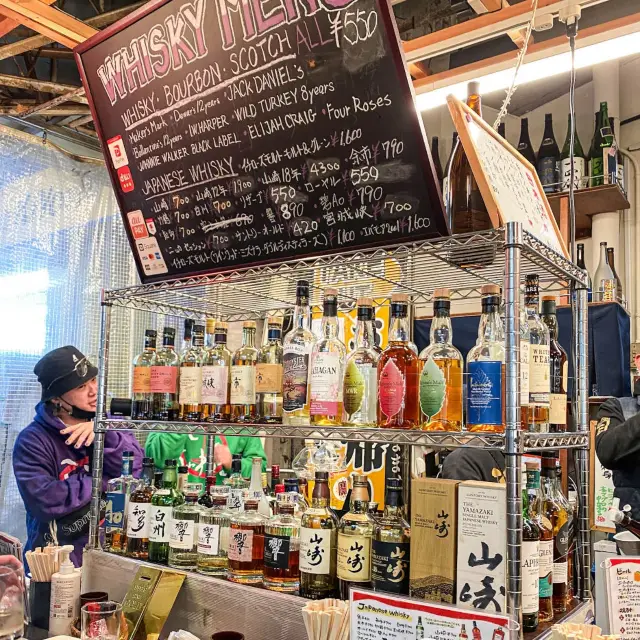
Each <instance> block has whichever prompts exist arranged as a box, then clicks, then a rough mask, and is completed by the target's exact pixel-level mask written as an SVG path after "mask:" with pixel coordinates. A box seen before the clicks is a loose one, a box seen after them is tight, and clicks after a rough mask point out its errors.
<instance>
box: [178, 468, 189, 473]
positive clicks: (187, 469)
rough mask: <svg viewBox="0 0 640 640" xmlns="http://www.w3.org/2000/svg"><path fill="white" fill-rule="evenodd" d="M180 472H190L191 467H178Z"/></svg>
mask: <svg viewBox="0 0 640 640" xmlns="http://www.w3.org/2000/svg"><path fill="white" fill-rule="evenodd" d="M178 473H189V467H178Z"/></svg>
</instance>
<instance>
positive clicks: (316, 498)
mask: <svg viewBox="0 0 640 640" xmlns="http://www.w3.org/2000/svg"><path fill="white" fill-rule="evenodd" d="M329 502H330V492H329V473H328V472H327V471H316V476H315V485H314V487H313V495H312V497H311V507H310V508H309V509H307V510H306V511H305V512H304V514H303V515H302V520H301V524H300V595H301V596H302V597H303V598H309V599H311V600H322V599H323V598H332V597H334V596H335V594H336V586H337V582H336V554H337V546H336V545H337V532H338V519H337V518H336V515H335V513H334V512H333V511H332V510H331V509H330V508H329Z"/></svg>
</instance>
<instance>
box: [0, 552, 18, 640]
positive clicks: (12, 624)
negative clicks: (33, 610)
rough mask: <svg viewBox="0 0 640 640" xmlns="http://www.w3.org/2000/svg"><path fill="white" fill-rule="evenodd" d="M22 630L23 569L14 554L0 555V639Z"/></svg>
mask: <svg viewBox="0 0 640 640" xmlns="http://www.w3.org/2000/svg"><path fill="white" fill-rule="evenodd" d="M23 632H24V570H23V568H22V563H21V562H20V560H18V559H17V558H16V557H15V556H0V640H14V638H20V637H21V636H22V634H23Z"/></svg>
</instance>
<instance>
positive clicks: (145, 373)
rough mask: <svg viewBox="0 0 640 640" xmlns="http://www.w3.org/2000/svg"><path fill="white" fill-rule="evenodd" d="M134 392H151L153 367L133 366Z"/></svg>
mask: <svg viewBox="0 0 640 640" xmlns="http://www.w3.org/2000/svg"><path fill="white" fill-rule="evenodd" d="M133 393H151V367H133Z"/></svg>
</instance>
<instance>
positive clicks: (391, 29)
mask: <svg viewBox="0 0 640 640" xmlns="http://www.w3.org/2000/svg"><path fill="white" fill-rule="evenodd" d="M179 1H180V0H150V2H148V3H147V4H146V5H144V6H142V7H140V8H139V9H137V10H135V11H133V12H132V13H130V14H129V15H127V16H125V17H124V18H122V19H121V20H119V21H118V22H116V23H114V24H112V25H110V26H108V27H107V28H105V29H104V30H102V31H99V32H98V33H97V34H95V35H94V36H92V37H91V38H89V39H87V40H86V41H84V42H82V43H81V44H79V45H78V46H77V47H75V48H74V50H73V51H74V57H75V60H76V64H77V66H78V70H79V73H80V78H81V80H82V83H83V85H84V87H85V89H86V94H87V99H88V102H89V109H90V111H91V115H92V116H93V121H94V125H95V128H96V132H97V134H98V137H99V139H100V142H101V144H102V151H103V155H104V157H105V162H106V166H107V170H108V172H109V176H110V178H111V182H112V184H113V189H114V193H115V196H116V200H117V202H118V205H119V207H120V212H121V216H122V219H123V223H124V226H125V230H126V233H127V237H128V240H129V243H130V245H131V248H132V253H133V255H134V259H135V263H136V267H137V269H138V273H139V276H140V279H141V281H142V282H143V283H144V284H148V283H157V282H163V281H170V280H177V279H181V278H188V277H193V276H205V275H208V274H225V273H236V272H240V271H242V270H244V269H246V268H250V267H260V266H264V265H277V264H282V263H283V262H287V263H288V264H291V263H293V262H296V261H300V260H305V259H308V258H319V257H323V256H326V257H329V256H333V255H336V254H338V253H343V254H345V255H352V254H356V253H366V252H367V251H368V250H372V249H376V248H378V249H379V248H382V247H388V248H390V249H391V248H396V247H400V246H403V245H405V244H413V243H415V242H416V241H421V240H428V239H431V238H435V237H445V236H448V235H450V233H451V231H450V227H449V221H448V219H447V216H446V214H445V210H444V204H443V199H442V193H441V188H440V185H439V183H438V180H437V174H436V171H435V167H434V164H433V159H432V157H431V152H430V149H429V145H428V144H427V135H426V131H425V127H424V123H423V121H422V117H421V116H420V113H419V112H417V110H416V106H415V94H414V89H413V84H412V82H411V78H410V75H409V73H408V70H407V67H406V62H405V58H404V51H403V50H402V46H401V43H400V37H399V33H398V29H397V25H396V22H395V19H394V17H393V11H392V8H391V3H390V1H389V0H375V3H376V6H377V9H378V12H379V15H380V18H381V24H380V26H379V28H380V29H382V31H383V38H384V40H385V43H386V45H387V46H388V48H389V52H388V55H390V57H391V59H392V62H393V67H394V68H395V70H396V73H397V74H398V82H399V85H400V86H399V89H400V93H401V96H402V100H403V102H402V104H398V105H397V107H396V108H397V109H411V110H416V114H415V117H412V118H411V120H412V122H411V127H412V128H413V129H414V130H413V131H411V134H412V138H413V139H415V140H417V141H418V143H417V156H418V159H419V162H418V163H417V164H418V166H417V169H418V175H417V176H416V177H415V178H414V179H416V180H418V179H419V180H420V181H422V182H423V184H424V188H425V190H426V193H427V195H428V200H429V207H430V208H431V210H430V211H429V212H428V217H429V218H430V219H432V220H433V221H434V224H433V225H432V226H431V227H430V229H429V232H428V233H427V232H426V231H425V230H417V231H413V232H405V237H404V238H402V239H399V238H397V237H395V238H393V239H391V240H385V239H384V237H382V236H378V237H373V238H370V239H366V242H362V241H359V242H358V243H357V244H354V245H352V246H344V247H342V248H340V247H332V248H331V249H325V250H317V251H315V250H314V251H308V252H307V251H305V252H304V253H300V254H295V255H293V256H291V257H290V258H286V257H274V258H267V259H258V260H255V261H253V260H245V262H244V263H242V264H240V265H238V264H222V265H219V266H215V267H214V268H204V269H198V268H194V269H193V270H190V271H181V272H175V271H174V272H168V273H163V274H159V275H149V274H148V273H145V272H144V270H143V268H142V264H141V261H140V257H139V255H137V252H136V237H134V230H133V227H134V223H133V221H132V220H128V218H127V215H128V214H129V215H131V214H133V215H139V214H140V213H141V212H139V211H129V212H127V207H126V206H123V196H122V193H121V188H120V184H119V180H118V177H117V174H116V172H115V170H114V168H113V166H112V164H113V163H112V162H111V159H110V153H109V149H108V147H107V143H108V142H112V140H110V141H108V140H107V136H106V135H105V132H104V129H103V126H102V124H101V120H100V116H99V113H98V110H97V108H96V103H95V101H94V96H93V95H92V93H91V91H90V88H89V83H88V79H87V72H86V69H85V66H84V64H83V55H84V54H86V53H87V52H88V51H90V50H91V49H92V48H94V47H95V46H97V45H99V44H101V43H103V42H105V41H106V40H108V39H110V38H111V37H113V36H116V35H118V34H119V33H121V32H122V31H123V30H125V29H127V28H128V27H130V26H131V25H133V24H135V23H136V22H138V21H139V20H141V19H143V18H146V17H147V16H149V15H151V14H152V13H153V12H155V11H157V10H158V9H160V8H162V7H164V6H165V5H166V4H168V3H171V2H176V4H177V3H178V2H179ZM120 182H121V180H120ZM140 217H141V216H140ZM378 238H380V239H378ZM151 240H153V242H154V243H155V246H156V247H157V241H156V240H155V239H154V238H151ZM359 240H360V239H359ZM138 241H139V239H138ZM150 250H151V251H154V250H155V249H153V248H152V249H150ZM138 253H140V252H138Z"/></svg>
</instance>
